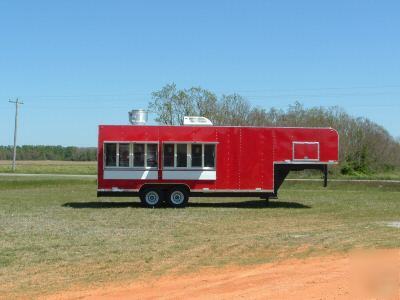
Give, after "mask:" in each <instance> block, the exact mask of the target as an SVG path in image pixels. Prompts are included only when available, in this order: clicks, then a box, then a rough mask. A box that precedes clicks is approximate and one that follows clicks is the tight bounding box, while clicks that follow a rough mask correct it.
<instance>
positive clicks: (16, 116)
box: [8, 98, 24, 172]
mask: <svg viewBox="0 0 400 300" xmlns="http://www.w3.org/2000/svg"><path fill="white" fill-rule="evenodd" d="M8 102H10V103H14V104H15V126H14V153H13V163H12V170H13V172H15V167H16V166H15V161H16V158H17V128H18V107H19V105H20V104H24V102H21V101H19V99H18V98H17V100H15V101H12V100H8Z"/></svg>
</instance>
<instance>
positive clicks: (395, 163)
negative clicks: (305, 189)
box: [149, 84, 400, 174]
mask: <svg viewBox="0 0 400 300" xmlns="http://www.w3.org/2000/svg"><path fill="white" fill-rule="evenodd" d="M149 110H150V111H152V112H154V113H155V114H156V116H157V117H156V121H158V122H159V123H161V124H166V125H181V124H182V122H183V117H184V116H190V115H194V116H204V117H207V118H208V119H210V120H211V121H212V122H213V124H215V125H249V126H304V127H333V128H335V129H337V130H338V132H339V135H340V152H339V153H340V154H339V155H340V168H339V170H340V171H341V173H343V174H353V173H365V174H368V173H373V172H380V171H390V170H394V169H395V168H398V167H400V141H399V139H397V140H396V139H395V138H393V137H392V136H391V135H390V134H389V132H388V131H387V130H386V129H385V128H384V127H382V126H380V125H378V124H376V123H375V122H373V121H371V120H369V119H368V118H363V117H354V116H351V115H349V114H348V113H347V112H346V111H345V110H343V109H342V108H340V107H337V106H335V107H328V108H325V107H312V108H305V107H304V106H303V105H301V104H300V103H298V102H295V103H294V104H293V105H290V106H289V107H288V108H287V109H276V108H270V109H264V108H259V107H253V106H251V105H250V103H249V102H248V101H247V100H246V99H245V98H244V97H243V96H241V95H239V94H236V93H234V94H230V95H222V96H220V97H218V96H217V95H216V94H215V93H213V92H212V91H209V90H206V89H203V88H201V87H192V88H189V89H177V87H176V85H175V84H168V85H166V86H164V87H163V88H162V89H160V90H159V91H156V92H153V93H152V99H151V101H150V103H149Z"/></svg>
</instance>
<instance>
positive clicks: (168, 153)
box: [163, 144, 174, 167]
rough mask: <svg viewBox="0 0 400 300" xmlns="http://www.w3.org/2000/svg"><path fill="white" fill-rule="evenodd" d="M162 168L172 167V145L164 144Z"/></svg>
mask: <svg viewBox="0 0 400 300" xmlns="http://www.w3.org/2000/svg"><path fill="white" fill-rule="evenodd" d="M163 159H164V167H173V166H174V144H164V152H163Z"/></svg>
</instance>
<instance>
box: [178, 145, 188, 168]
mask: <svg viewBox="0 0 400 300" xmlns="http://www.w3.org/2000/svg"><path fill="white" fill-rule="evenodd" d="M176 166H177V167H181V168H182V167H187V144H177V145H176Z"/></svg>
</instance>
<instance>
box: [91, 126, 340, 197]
mask: <svg viewBox="0 0 400 300" xmlns="http://www.w3.org/2000/svg"><path fill="white" fill-rule="evenodd" d="M106 141H109V142H111V141H115V142H123V141H126V142H133V141H143V142H146V141H147V142H158V143H159V177H158V178H159V179H158V180H126V179H124V180H121V179H118V180H116V179H104V178H103V172H104V169H103V144H104V142H106ZM191 141H193V142H215V143H217V144H216V177H217V179H216V180H161V179H160V178H161V172H162V168H161V166H162V161H161V160H162V146H163V143H165V142H191ZM293 142H319V159H320V160H319V161H320V162H321V163H331V162H337V160H338V134H337V132H336V131H335V130H334V129H330V128H321V129H319V128H262V127H219V126H207V127H205V126H201V127H196V126H131V125H122V126H120V125H101V126H99V140H98V155H99V157H98V188H99V189H102V190H108V189H111V188H119V189H128V190H137V189H139V188H140V187H141V186H142V185H143V184H144V183H149V182H159V183H162V182H164V183H165V182H179V183H186V184H188V185H189V187H190V188H191V189H195V190H202V189H203V188H208V189H210V190H255V189H257V188H261V189H263V190H273V177H274V176H273V170H274V163H276V162H277V163H282V162H285V163H290V162H292V161H293ZM296 151H297V152H296V155H299V157H300V156H302V155H303V154H304V155H305V153H306V154H307V156H309V157H314V156H315V149H314V148H313V147H311V148H308V147H305V148H304V149H303V148H299V149H296Z"/></svg>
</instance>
